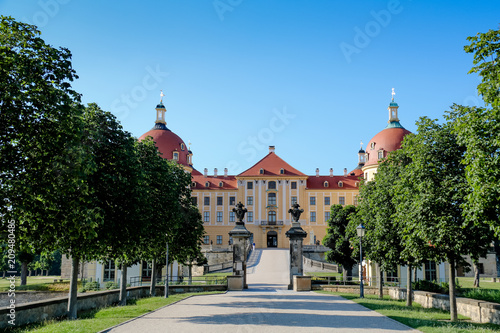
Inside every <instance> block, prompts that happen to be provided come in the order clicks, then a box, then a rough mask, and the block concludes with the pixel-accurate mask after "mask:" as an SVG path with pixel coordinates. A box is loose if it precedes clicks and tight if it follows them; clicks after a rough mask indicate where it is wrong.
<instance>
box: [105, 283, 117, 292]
mask: <svg viewBox="0 0 500 333" xmlns="http://www.w3.org/2000/svg"><path fill="white" fill-rule="evenodd" d="M104 288H106V289H107V290H111V289H118V288H120V286H118V283H115V282H113V281H108V282H106V284H105V285H104Z"/></svg>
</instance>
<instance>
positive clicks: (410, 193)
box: [395, 117, 492, 320]
mask: <svg viewBox="0 0 500 333" xmlns="http://www.w3.org/2000/svg"><path fill="white" fill-rule="evenodd" d="M417 125H418V134H413V135H408V136H407V137H405V140H404V142H403V145H402V148H401V150H402V151H403V153H404V154H406V155H407V156H408V158H410V159H411V163H409V164H408V165H407V166H405V168H404V170H403V172H402V174H401V182H399V185H400V187H399V188H398V189H397V190H396V193H395V196H396V202H397V208H396V209H397V211H398V214H397V216H398V219H399V221H400V223H402V224H403V225H404V228H405V230H407V232H408V234H407V235H405V247H406V250H407V251H408V253H409V255H410V256H413V257H416V258H421V257H422V256H426V257H427V259H429V260H434V261H437V262H440V261H444V260H446V261H447V262H448V263H449V292H450V315H451V320H457V308H456V297H455V270H456V267H457V264H461V265H464V266H467V263H466V262H465V260H464V259H463V257H462V255H465V254H469V255H471V257H472V258H477V257H479V256H484V255H485V254H486V251H487V249H488V246H489V244H490V243H491V240H492V238H491V236H492V234H491V233H490V232H489V228H485V227H484V225H483V226H481V225H477V224H474V223H473V222H474V221H471V220H469V219H466V218H464V216H463V214H462V205H463V202H464V198H465V197H466V196H467V194H468V191H469V188H468V186H467V183H466V180H465V171H464V166H463V164H461V160H462V157H463V154H464V147H463V146H460V145H458V144H457V142H456V137H455V136H454V135H453V134H452V132H451V126H450V124H443V125H439V124H437V121H436V120H430V119H428V118H426V117H422V118H420V120H419V121H418V122H417Z"/></svg>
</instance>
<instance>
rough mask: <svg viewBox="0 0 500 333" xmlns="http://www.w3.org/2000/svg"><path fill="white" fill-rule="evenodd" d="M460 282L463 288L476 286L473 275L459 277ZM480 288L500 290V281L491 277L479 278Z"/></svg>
mask: <svg viewBox="0 0 500 333" xmlns="http://www.w3.org/2000/svg"><path fill="white" fill-rule="evenodd" d="M457 279H458V284H459V285H460V286H461V287H462V288H474V287H473V284H474V278H471V277H459V278H457ZM479 288H480V289H496V290H500V282H491V278H484V279H479Z"/></svg>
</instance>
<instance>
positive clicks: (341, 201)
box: [339, 197, 345, 206]
mask: <svg viewBox="0 0 500 333" xmlns="http://www.w3.org/2000/svg"><path fill="white" fill-rule="evenodd" d="M339 205H342V206H343V205H345V197H339Z"/></svg>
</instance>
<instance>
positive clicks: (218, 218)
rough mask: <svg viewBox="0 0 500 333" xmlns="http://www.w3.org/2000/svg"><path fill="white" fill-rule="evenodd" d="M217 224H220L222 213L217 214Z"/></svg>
mask: <svg viewBox="0 0 500 333" xmlns="http://www.w3.org/2000/svg"><path fill="white" fill-rule="evenodd" d="M217 222H222V212H217Z"/></svg>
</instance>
